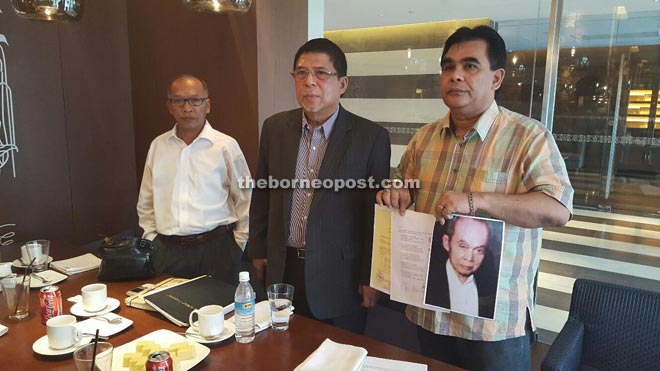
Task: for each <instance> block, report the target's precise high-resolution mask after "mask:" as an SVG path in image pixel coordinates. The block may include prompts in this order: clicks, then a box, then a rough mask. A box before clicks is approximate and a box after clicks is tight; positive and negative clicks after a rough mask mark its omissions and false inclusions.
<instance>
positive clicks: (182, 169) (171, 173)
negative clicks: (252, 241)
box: [137, 121, 252, 249]
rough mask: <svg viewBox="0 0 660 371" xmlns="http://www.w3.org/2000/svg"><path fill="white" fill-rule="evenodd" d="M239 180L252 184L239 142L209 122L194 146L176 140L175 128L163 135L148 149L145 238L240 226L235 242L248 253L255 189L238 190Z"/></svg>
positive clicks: (142, 200)
mask: <svg viewBox="0 0 660 371" xmlns="http://www.w3.org/2000/svg"><path fill="white" fill-rule="evenodd" d="M240 178H244V179H245V180H248V179H250V170H249V168H248V165H247V162H246V161H245V157H244V156H243V152H241V148H240V147H239V145H238V142H236V140H235V139H234V138H232V137H230V136H228V135H226V134H223V133H221V132H219V131H217V130H215V129H213V128H212V127H211V125H210V124H209V122H208V121H206V123H205V124H204V128H203V129H202V131H201V133H200V134H199V136H198V137H197V138H195V140H194V141H193V142H192V143H190V145H187V144H186V143H185V142H184V141H183V140H181V139H180V138H179V137H177V135H176V126H175V127H174V128H173V129H172V130H170V131H168V132H166V133H164V134H161V135H159V136H158V137H156V139H154V140H153V142H151V146H150V147H149V153H148V154H147V161H146V163H145V166H144V175H143V176H142V186H141V187H140V196H139V198H138V204H137V212H138V217H139V222H140V227H142V228H143V229H144V238H146V239H149V240H153V239H154V238H155V237H156V235H157V234H163V235H191V234H197V233H203V232H207V231H210V230H212V229H214V228H216V227H218V226H220V225H226V224H231V223H234V222H236V226H235V229H234V239H235V240H236V243H237V244H238V246H240V247H241V248H242V249H245V244H246V243H247V239H248V227H249V220H248V212H249V210H250V195H251V193H252V190H251V189H250V188H240V187H239V179H240ZM243 184H246V183H243Z"/></svg>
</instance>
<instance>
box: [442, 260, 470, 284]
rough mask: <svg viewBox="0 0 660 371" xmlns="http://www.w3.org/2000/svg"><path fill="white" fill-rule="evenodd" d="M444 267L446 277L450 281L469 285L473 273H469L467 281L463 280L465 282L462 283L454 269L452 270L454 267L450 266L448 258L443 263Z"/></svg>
mask: <svg viewBox="0 0 660 371" xmlns="http://www.w3.org/2000/svg"><path fill="white" fill-rule="evenodd" d="M445 267H446V269H447V279H448V280H451V281H454V283H456V284H458V285H469V284H471V283H472V281H473V280H474V274H471V275H470V277H468V278H467V281H465V283H462V282H461V281H460V280H459V279H458V276H457V275H456V271H455V270H454V267H452V266H451V262H450V261H449V258H447V263H446V264H445Z"/></svg>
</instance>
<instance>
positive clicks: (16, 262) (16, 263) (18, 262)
mask: <svg viewBox="0 0 660 371" xmlns="http://www.w3.org/2000/svg"><path fill="white" fill-rule="evenodd" d="M52 261H53V257H52V256H49V257H48V259H47V262H46V263H47V264H50V262H52ZM11 265H13V266H14V267H16V268H21V269H25V268H27V266H28V264H25V263H23V261H22V260H21V259H16V260H14V261H13V262H11Z"/></svg>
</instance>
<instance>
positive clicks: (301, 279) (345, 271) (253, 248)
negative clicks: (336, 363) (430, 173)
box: [247, 39, 390, 333]
mask: <svg viewBox="0 0 660 371" xmlns="http://www.w3.org/2000/svg"><path fill="white" fill-rule="evenodd" d="M293 68H294V70H293V72H292V76H293V78H294V82H295V87H296V99H297V101H298V104H300V106H301V107H302V108H299V109H295V110H292V111H287V112H281V113H278V114H276V115H274V116H272V117H270V118H268V119H267V120H266V121H265V122H264V125H263V128H262V132H261V142H260V150H259V161H258V165H257V173H256V177H255V184H256V185H257V187H256V188H255V189H254V190H253V194H252V201H251V207H250V238H249V242H248V250H247V251H248V256H249V257H250V258H252V261H253V265H254V267H255V269H256V271H257V276H258V277H263V275H264V272H265V282H266V285H270V284H272V283H277V282H286V283H291V284H293V285H294V287H295V292H294V303H293V304H294V306H295V308H296V309H295V311H296V313H297V314H303V315H307V316H311V317H313V318H316V319H320V320H323V321H325V322H327V323H330V324H333V325H335V326H339V327H342V328H345V329H348V330H351V331H354V332H358V333H361V332H362V331H363V330H364V324H365V316H366V310H365V309H364V307H371V306H373V305H375V303H376V299H377V292H376V291H375V290H374V289H372V288H370V287H369V286H368V282H369V269H370V265H371V245H372V244H371V240H372V234H373V212H374V199H375V195H376V192H377V191H378V189H377V188H378V186H379V185H380V184H381V183H382V181H383V180H384V179H387V178H388V176H389V160H390V140H389V134H388V132H387V130H385V129H384V128H382V127H381V126H379V125H377V124H375V123H373V122H371V121H369V120H366V119H364V118H362V117H359V116H356V115H354V114H352V113H350V112H348V111H346V110H345V109H344V108H343V107H341V106H340V104H339V100H340V97H341V95H342V94H343V93H344V92H345V91H346V88H347V87H348V77H347V76H346V72H347V67H346V57H345V55H344V53H343V52H342V51H341V49H340V48H339V47H338V46H337V45H335V44H334V43H333V42H331V41H330V40H327V39H314V40H310V41H308V42H307V43H306V44H304V45H303V46H302V47H301V48H300V49H299V50H298V52H297V53H296V56H295V58H294V64H293ZM266 180H269V181H270V184H269V187H268V188H267V189H264V188H262V187H260V185H259V182H260V181H262V182H264V181H266ZM291 180H293V181H298V180H302V181H308V182H309V183H310V184H307V185H302V187H300V186H301V184H292V186H291V187H289V184H288V183H291V182H290V181H291ZM275 183H278V184H275ZM309 185H311V187H309ZM277 186H279V187H277ZM319 186H321V187H319ZM342 186H343V187H342ZM335 187H336V188H335ZM262 279H263V278H262Z"/></svg>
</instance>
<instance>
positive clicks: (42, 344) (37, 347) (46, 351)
mask: <svg viewBox="0 0 660 371" xmlns="http://www.w3.org/2000/svg"><path fill="white" fill-rule="evenodd" d="M92 339H94V337H93V336H89V335H83V337H82V339H80V342H79V343H78V344H76V345H73V346H70V347H68V348H64V349H53V348H51V347H49V346H48V335H44V336H42V337H40V338H39V339H37V341H35V342H34V344H32V350H33V351H34V352H35V353H38V354H41V355H42V356H61V355H63V354H69V353H73V351H74V350H76V349H78V347H80V346H81V345H83V344H87V343H89V342H90V341H91V340H92Z"/></svg>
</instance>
